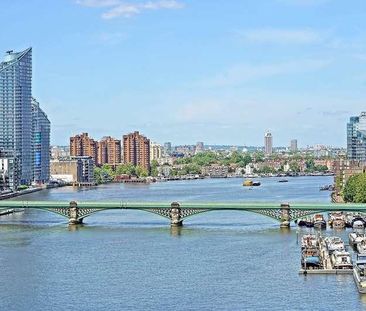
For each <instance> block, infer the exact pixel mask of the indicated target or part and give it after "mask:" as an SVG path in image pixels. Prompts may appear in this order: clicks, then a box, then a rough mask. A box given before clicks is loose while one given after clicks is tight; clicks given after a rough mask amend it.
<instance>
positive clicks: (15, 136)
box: [0, 48, 33, 183]
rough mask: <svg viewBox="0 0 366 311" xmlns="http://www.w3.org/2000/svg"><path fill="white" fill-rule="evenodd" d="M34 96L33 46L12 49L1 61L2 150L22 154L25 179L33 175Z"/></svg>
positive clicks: (0, 107) (19, 158) (21, 165)
mask: <svg viewBox="0 0 366 311" xmlns="http://www.w3.org/2000/svg"><path fill="white" fill-rule="evenodd" d="M31 96H32V49H31V48H29V49H26V50H24V51H22V52H19V53H15V52H13V51H8V52H7V53H6V56H5V58H4V60H3V62H1V63H0V150H3V151H7V152H9V151H12V152H13V153H14V156H16V157H17V158H18V160H19V166H20V176H21V177H20V179H21V182H22V183H30V182H31V181H32V177H33V163H32V106H31Z"/></svg>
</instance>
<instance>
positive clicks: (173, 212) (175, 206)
mask: <svg viewBox="0 0 366 311" xmlns="http://www.w3.org/2000/svg"><path fill="white" fill-rule="evenodd" d="M169 216H170V225H171V226H173V227H181V226H183V219H182V209H181V208H180V204H179V203H178V202H173V203H172V204H171V209H170V212H169Z"/></svg>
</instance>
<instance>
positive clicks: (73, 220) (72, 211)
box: [69, 201, 83, 225]
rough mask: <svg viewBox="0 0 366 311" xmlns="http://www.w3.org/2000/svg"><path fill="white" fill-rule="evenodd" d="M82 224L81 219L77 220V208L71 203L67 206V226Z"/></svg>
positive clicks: (75, 204) (75, 203)
mask: <svg viewBox="0 0 366 311" xmlns="http://www.w3.org/2000/svg"><path fill="white" fill-rule="evenodd" d="M82 222H83V220H82V219H79V208H78V204H77V202H76V201H71V202H70V205H69V224H70V225H77V224H81V223H82Z"/></svg>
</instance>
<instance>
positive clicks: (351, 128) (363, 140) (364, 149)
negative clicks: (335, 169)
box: [347, 112, 366, 161]
mask: <svg viewBox="0 0 366 311" xmlns="http://www.w3.org/2000/svg"><path fill="white" fill-rule="evenodd" d="M347 157H348V159H349V160H360V161H366V112H361V114H360V115H359V116H357V117H351V118H350V120H349V122H348V123H347Z"/></svg>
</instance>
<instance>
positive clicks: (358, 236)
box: [348, 232, 366, 248]
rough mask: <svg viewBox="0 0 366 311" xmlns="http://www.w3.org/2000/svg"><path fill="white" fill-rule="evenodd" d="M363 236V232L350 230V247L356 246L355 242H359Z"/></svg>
mask: <svg viewBox="0 0 366 311" xmlns="http://www.w3.org/2000/svg"><path fill="white" fill-rule="evenodd" d="M365 237H366V236H365V234H364V233H359V232H351V233H350V234H349V235H348V239H349V245H351V246H352V247H354V248H356V246H357V244H358V243H360V242H361V241H362V240H363V239H364V238H365Z"/></svg>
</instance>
